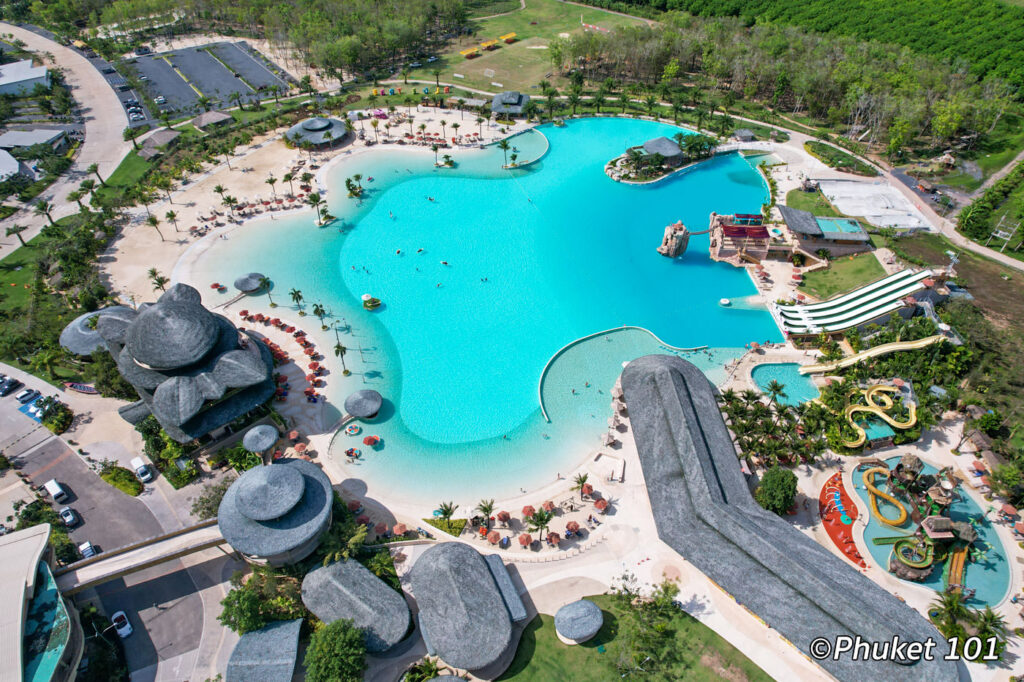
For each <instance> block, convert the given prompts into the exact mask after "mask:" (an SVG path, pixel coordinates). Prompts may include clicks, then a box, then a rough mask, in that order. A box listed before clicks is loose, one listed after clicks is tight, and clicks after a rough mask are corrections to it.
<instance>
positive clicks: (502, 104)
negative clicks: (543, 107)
mask: <svg viewBox="0 0 1024 682" xmlns="http://www.w3.org/2000/svg"><path fill="white" fill-rule="evenodd" d="M529 101H530V96H529V95H524V94H522V93H521V92H518V91H517V90H507V91H505V92H499V93H498V94H497V95H495V96H494V99H493V100H491V111H493V112H494V113H496V114H521V113H523V107H525V106H526V103H527V102H529Z"/></svg>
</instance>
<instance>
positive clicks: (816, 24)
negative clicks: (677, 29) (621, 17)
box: [588, 0, 1024, 87]
mask: <svg viewBox="0 0 1024 682" xmlns="http://www.w3.org/2000/svg"><path fill="white" fill-rule="evenodd" d="M588 4H593V5H596V6H600V7H605V6H612V5H614V6H616V7H617V8H624V9H626V11H628V6H633V7H641V8H652V9H655V10H684V11H687V12H690V13H692V14H699V15H702V16H734V17H741V18H742V19H743V21H744V23H746V24H752V23H754V22H755V21H772V22H779V23H783V24H790V25H793V26H800V27H803V28H805V29H810V30H812V31H818V32H821V33H830V34H838V35H848V36H855V37H857V38H860V39H862V40H877V41H879V42H883V43H892V44H896V45H904V46H906V47H909V48H911V49H912V50H914V51H915V52H918V53H921V54H930V55H935V56H938V57H940V58H942V59H943V60H945V61H947V62H949V63H951V64H956V63H957V62H960V61H963V60H966V61H968V62H970V65H971V69H972V70H973V71H974V72H975V73H977V74H979V75H984V74H988V73H992V74H995V75H998V76H1000V77H1001V78H1003V79H1004V80H1006V81H1007V82H1009V83H1012V84H1013V85H1014V86H1017V87H1019V86H1022V85H1024V50H1021V46H1022V45H1024V7H1019V6H1015V5H1011V4H1009V3H1006V2H1000V0H929V1H928V2H919V1H917V0H845V1H844V2H836V1H835V0H799V1H794V0H624V1H623V0H588Z"/></svg>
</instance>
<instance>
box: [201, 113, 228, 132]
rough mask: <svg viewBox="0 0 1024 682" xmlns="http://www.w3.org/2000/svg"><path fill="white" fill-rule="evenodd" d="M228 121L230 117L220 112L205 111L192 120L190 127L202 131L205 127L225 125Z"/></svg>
mask: <svg viewBox="0 0 1024 682" xmlns="http://www.w3.org/2000/svg"><path fill="white" fill-rule="evenodd" d="M230 120H231V116H230V115H229V114H225V113H224V112H222V111H205V112H203V113H201V114H199V115H198V116H196V117H195V118H194V119H192V125H194V126H195V127H196V128H199V129H200V130H202V129H203V128H205V127H207V126H212V125H216V124H218V123H226V122H228V121H230Z"/></svg>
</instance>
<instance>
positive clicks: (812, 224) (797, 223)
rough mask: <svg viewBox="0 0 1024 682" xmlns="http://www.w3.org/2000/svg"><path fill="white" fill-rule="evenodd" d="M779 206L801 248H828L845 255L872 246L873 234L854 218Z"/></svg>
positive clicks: (834, 254) (784, 220)
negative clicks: (870, 234) (829, 215)
mask: <svg viewBox="0 0 1024 682" xmlns="http://www.w3.org/2000/svg"><path fill="white" fill-rule="evenodd" d="M778 209H779V213H780V214H781V215H782V220H783V222H784V223H785V224H786V227H787V228H788V229H789V231H790V233H792V235H793V237H794V240H795V242H796V248H798V249H801V250H803V251H807V252H808V253H814V252H816V251H817V250H818V249H828V251H829V252H830V253H831V254H832V255H833V256H844V255H846V254H850V253H857V252H859V251H867V250H868V249H870V248H871V237H870V236H869V235H868V233H867V232H865V231H864V228H863V227H861V225H860V223H859V222H858V221H856V220H853V219H852V218H826V217H820V216H815V215H814V214H813V213H810V212H809V211H801V210H800V209H797V208H790V207H789V206H779V207H778Z"/></svg>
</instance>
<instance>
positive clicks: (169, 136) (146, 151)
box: [137, 128, 181, 161]
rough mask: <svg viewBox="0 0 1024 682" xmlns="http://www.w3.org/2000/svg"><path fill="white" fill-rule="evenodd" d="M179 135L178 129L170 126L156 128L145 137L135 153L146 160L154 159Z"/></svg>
mask: <svg viewBox="0 0 1024 682" xmlns="http://www.w3.org/2000/svg"><path fill="white" fill-rule="evenodd" d="M180 135H181V131H180V130H171V129H170V128H164V129H163V130H158V131H156V132H155V133H153V134H152V135H150V136H149V137H147V138H146V141H145V142H144V143H143V144H142V149H140V150H139V151H138V152H137V153H138V155H139V156H140V157H142V158H143V159H146V160H147V161H149V160H150V159H154V158H156V157H157V156H160V154H162V153H163V150H164V149H165V148H166V147H168V146H170V145H171V144H172V143H173V142H174V141H175V140H177V139H178V137H179V136H180Z"/></svg>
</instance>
